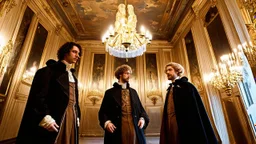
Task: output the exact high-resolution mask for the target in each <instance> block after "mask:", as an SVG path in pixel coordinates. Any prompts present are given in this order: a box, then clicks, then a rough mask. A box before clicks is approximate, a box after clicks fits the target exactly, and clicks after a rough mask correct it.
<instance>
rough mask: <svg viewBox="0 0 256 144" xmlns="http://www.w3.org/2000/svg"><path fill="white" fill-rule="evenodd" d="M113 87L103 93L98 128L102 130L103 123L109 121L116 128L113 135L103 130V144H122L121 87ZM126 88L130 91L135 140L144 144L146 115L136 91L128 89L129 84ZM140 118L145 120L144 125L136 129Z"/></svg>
mask: <svg viewBox="0 0 256 144" xmlns="http://www.w3.org/2000/svg"><path fill="white" fill-rule="evenodd" d="M113 86H114V87H113V88H111V89H108V90H107V91H106V92H105V95H104V98H103V101H102V104H101V107H100V110H99V121H100V126H101V127H102V128H103V129H104V124H105V122H106V121H108V120H110V121H111V122H112V123H113V124H114V125H115V126H116V129H115V131H114V133H110V132H108V131H107V130H105V129H104V130H105V135H104V144H121V143H122V139H121V137H122V135H121V132H122V130H121V127H122V126H121V124H122V123H121V122H122V98H121V96H122V93H121V91H122V87H121V86H120V85H119V84H118V83H114V85H113ZM127 88H128V89H129V91H130V98H131V106H132V117H133V123H134V128H135V132H136V136H137V139H138V141H139V144H146V139H145V135H144V129H146V127H147V126H148V123H149V118H148V115H147V113H146V112H145V110H144V108H143V106H142V105H141V102H140V99H139V97H138V94H137V92H136V90H134V89H133V88H130V87H129V84H127ZM141 117H143V118H144V119H145V125H144V127H143V128H142V129H140V128H139V127H138V121H139V119H140V118H141Z"/></svg>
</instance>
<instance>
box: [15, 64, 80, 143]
mask: <svg viewBox="0 0 256 144" xmlns="http://www.w3.org/2000/svg"><path fill="white" fill-rule="evenodd" d="M46 64H47V66H46V67H44V68H42V69H39V70H38V71H37V72H36V74H35V76H34V80H33V83H32V86H31V90H30V94H29V97H28V100H27V104H26V108H25V111H24V115H23V119H22V122H21V125H20V129H19V133H18V137H17V142H16V143H17V144H53V143H54V141H55V139H56V136H57V134H58V133H57V132H49V131H47V130H46V129H44V128H42V127H40V126H39V123H40V122H41V120H42V119H43V118H44V117H45V116H46V115H50V116H51V117H52V118H53V119H54V120H55V121H56V123H57V124H58V125H59V126H60V123H61V119H62V118H63V116H64V113H65V110H66V108H67V105H68V101H69V79H68V72H67V71H66V65H65V64H64V63H62V62H60V61H58V62H56V61H54V60H49V61H48V62H47V63H46ZM73 72H74V71H73ZM73 76H74V75H73ZM74 79H75V85H76V91H75V96H76V105H75V110H76V115H77V117H78V118H79V117H80V108H79V106H78V89H77V88H78V87H77V79H76V78H75V76H74ZM76 124H77V123H76ZM76 127H77V126H76ZM76 133H77V134H76V135H77V136H78V127H77V129H76ZM76 141H77V142H76V143H78V137H77V138H76Z"/></svg>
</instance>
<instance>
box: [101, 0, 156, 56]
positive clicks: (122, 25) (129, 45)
mask: <svg viewBox="0 0 256 144" xmlns="http://www.w3.org/2000/svg"><path fill="white" fill-rule="evenodd" d="M136 24H137V16H136V15H135V13H134V8H133V6H132V5H127V3H126V1H125V4H120V5H119V6H118V12H117V13H116V21H115V27H113V26H112V25H111V26H110V27H109V29H108V31H107V32H106V33H105V34H104V36H103V37H102V43H103V44H105V48H106V51H107V52H109V54H110V55H113V56H115V57H119V58H133V57H137V56H140V55H142V54H143V53H144V52H145V51H146V47H147V44H150V43H151V40H152V35H151V34H150V32H149V31H148V30H146V29H145V28H144V27H143V26H142V27H141V31H140V33H137V32H136Z"/></svg>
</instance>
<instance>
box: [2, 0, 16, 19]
mask: <svg viewBox="0 0 256 144" xmlns="http://www.w3.org/2000/svg"><path fill="white" fill-rule="evenodd" d="M16 5H17V4H16V2H15V0H0V17H2V16H3V15H4V14H7V13H8V12H10V10H11V9H12V8H13V7H15V6H16Z"/></svg>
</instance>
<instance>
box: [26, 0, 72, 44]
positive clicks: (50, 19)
mask: <svg viewBox="0 0 256 144" xmlns="http://www.w3.org/2000/svg"><path fill="white" fill-rule="evenodd" d="M26 2H27V4H28V5H29V6H31V7H32V8H34V9H33V10H34V11H35V13H36V15H37V16H38V17H39V18H40V17H42V18H44V20H42V21H43V22H44V21H47V25H48V30H54V31H55V33H56V34H57V35H61V36H63V38H65V39H66V40H68V41H72V40H73V38H72V35H71V34H70V33H69V32H68V31H67V29H65V28H64V27H63V24H62V23H61V21H60V20H59V18H58V17H57V16H56V15H55V13H54V12H53V10H52V8H51V7H50V6H49V4H48V3H47V1H38V0H27V1H26Z"/></svg>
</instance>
